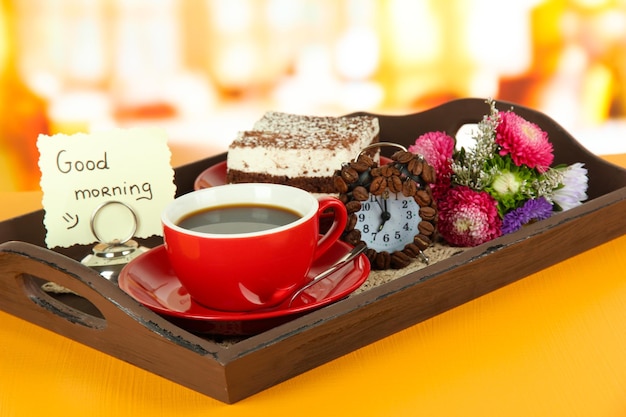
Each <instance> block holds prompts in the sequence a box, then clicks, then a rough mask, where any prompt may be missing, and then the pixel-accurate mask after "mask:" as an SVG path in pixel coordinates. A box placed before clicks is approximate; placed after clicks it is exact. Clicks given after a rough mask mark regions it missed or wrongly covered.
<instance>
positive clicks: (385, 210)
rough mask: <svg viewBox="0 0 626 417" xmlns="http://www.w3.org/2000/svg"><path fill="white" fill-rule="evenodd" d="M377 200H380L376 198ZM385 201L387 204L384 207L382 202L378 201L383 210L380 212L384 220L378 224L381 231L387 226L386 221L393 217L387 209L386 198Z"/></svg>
mask: <svg viewBox="0 0 626 417" xmlns="http://www.w3.org/2000/svg"><path fill="white" fill-rule="evenodd" d="M376 201H377V202H378V199H376ZM383 203H384V205H385V206H384V207H383V206H382V204H380V202H379V203H378V205H379V206H380V208H381V210H382V211H383V212H382V213H381V214H380V218H381V219H382V222H381V223H380V226H378V231H379V232H380V231H381V230H383V227H385V223H386V222H387V220H389V219H391V214H389V211H387V199H386V198H383Z"/></svg>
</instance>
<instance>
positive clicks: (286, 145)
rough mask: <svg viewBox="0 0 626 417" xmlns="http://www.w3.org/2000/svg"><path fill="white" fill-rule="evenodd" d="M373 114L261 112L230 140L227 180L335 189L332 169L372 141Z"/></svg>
mask: <svg viewBox="0 0 626 417" xmlns="http://www.w3.org/2000/svg"><path fill="white" fill-rule="evenodd" d="M379 130H380V128H379V126H378V119H377V118H376V117H373V116H350V117H348V116H346V117H323V116H302V115H296V114H290V113H281V112H267V113H266V114H264V115H263V117H262V118H261V119H259V120H258V121H257V122H256V123H255V124H254V127H253V130H249V131H244V132H240V133H239V134H238V136H237V138H236V139H235V140H234V141H233V142H232V143H231V144H230V146H229V148H228V156H227V181H228V182H229V183H240V182H270V183H277V184H286V185H291V186H294V187H298V188H302V189H304V190H306V191H309V192H312V193H322V194H332V193H335V192H336V190H335V187H334V184H333V179H332V177H333V173H334V172H335V170H337V169H339V168H341V164H342V163H344V162H348V161H351V160H353V159H354V158H356V157H357V155H358V154H359V152H360V151H361V150H362V149H363V148H365V147H366V146H368V145H370V144H372V143H376V142H378V133H379Z"/></svg>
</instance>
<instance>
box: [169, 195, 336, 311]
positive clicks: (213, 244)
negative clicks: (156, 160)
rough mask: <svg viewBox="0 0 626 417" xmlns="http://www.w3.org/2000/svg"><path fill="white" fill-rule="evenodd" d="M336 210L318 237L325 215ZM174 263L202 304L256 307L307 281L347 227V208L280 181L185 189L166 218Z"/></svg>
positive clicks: (272, 302) (271, 302)
mask: <svg viewBox="0 0 626 417" xmlns="http://www.w3.org/2000/svg"><path fill="white" fill-rule="evenodd" d="M329 209H330V210H332V212H333V213H334V219H333V223H332V225H331V226H330V228H329V229H328V231H326V232H325V234H323V235H320V227H319V222H320V216H321V215H322V213H324V212H327V210H329ZM161 220H162V224H163V232H164V241H165V247H166V251H167V254H168V257H169V261H170V264H171V266H172V268H173V271H174V272H175V274H176V276H177V277H178V279H179V280H180V282H181V284H182V285H183V286H184V287H185V288H186V289H187V291H188V292H189V295H190V296H191V297H192V298H193V299H194V300H195V301H197V302H198V303H201V304H203V305H205V306H207V307H209V308H213V309H218V310H226V311H252V310H257V309H260V308H266V307H271V306H274V305H277V304H279V303H280V302H281V301H283V300H285V299H286V298H287V297H288V296H289V295H290V294H292V293H293V292H294V291H296V290H297V289H298V288H300V287H301V286H302V285H304V284H306V283H307V280H308V278H307V273H308V271H309V268H310V267H311V264H312V263H313V261H314V260H315V259H317V258H318V257H319V256H320V255H322V254H323V253H324V252H325V251H326V250H328V249H329V248H330V247H331V246H332V245H333V244H334V243H335V242H336V241H337V240H338V239H339V238H340V236H341V234H342V232H343V230H344V229H345V226H346V221H347V213H346V208H345V206H344V205H343V204H342V203H341V202H340V201H339V200H338V199H337V198H334V197H319V198H315V197H314V196H312V195H311V194H310V193H308V192H306V191H303V190H301V189H299V188H295V187H290V186H285V185H277V184H260V183H250V184H227V185H221V186H217V187H211V188H206V189H202V190H198V191H193V192H190V193H188V194H185V195H182V196H180V197H178V198H176V199H175V200H174V201H172V202H171V203H170V204H169V205H168V206H167V207H166V208H165V209H164V211H163V213H162V216H161Z"/></svg>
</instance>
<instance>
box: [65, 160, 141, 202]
mask: <svg viewBox="0 0 626 417" xmlns="http://www.w3.org/2000/svg"><path fill="white" fill-rule="evenodd" d="M57 169H58V170H59V172H61V173H62V174H72V173H76V174H79V175H80V174H84V173H88V172H90V171H104V170H108V169H111V168H110V166H109V161H108V159H107V153H106V152H104V154H103V156H102V157H98V158H95V159H72V158H71V157H69V155H68V154H67V150H65V149H62V150H60V151H59V153H57ZM116 196H135V199H136V200H152V186H151V185H150V183H149V182H144V183H142V184H127V183H126V181H123V182H122V183H121V184H114V185H111V184H109V185H104V186H97V187H87V188H82V189H76V190H74V198H75V199H76V200H81V199H82V200H88V199H91V198H102V197H116Z"/></svg>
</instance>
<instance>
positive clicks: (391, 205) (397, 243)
mask: <svg viewBox="0 0 626 417" xmlns="http://www.w3.org/2000/svg"><path fill="white" fill-rule="evenodd" d="M419 209H420V206H419V204H417V202H416V201H415V199H413V197H405V196H404V195H403V194H402V193H396V194H394V193H389V194H388V195H387V196H386V198H385V197H383V196H375V195H370V198H369V200H367V201H363V202H362V203H361V210H359V211H358V212H357V213H356V216H357V223H356V225H355V227H354V228H355V229H358V230H360V231H361V240H363V242H365V243H366V244H367V246H368V247H369V248H371V249H374V250H375V251H377V252H383V251H387V252H394V251H401V250H403V249H404V247H405V246H406V245H407V244H409V243H412V242H413V238H414V237H415V235H416V234H417V233H418V231H417V225H418V223H419V222H420V221H421V218H420V216H419Z"/></svg>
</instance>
